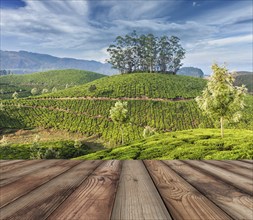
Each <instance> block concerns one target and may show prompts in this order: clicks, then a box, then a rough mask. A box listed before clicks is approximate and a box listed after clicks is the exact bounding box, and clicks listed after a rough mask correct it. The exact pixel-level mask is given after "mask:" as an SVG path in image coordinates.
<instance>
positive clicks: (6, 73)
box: [0, 70, 12, 76]
mask: <svg viewBox="0 0 253 220" xmlns="http://www.w3.org/2000/svg"><path fill="white" fill-rule="evenodd" d="M11 74H12V72H11V71H10V70H0V76H5V75H11Z"/></svg>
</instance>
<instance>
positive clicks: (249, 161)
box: [240, 160, 253, 163]
mask: <svg viewBox="0 0 253 220" xmlns="http://www.w3.org/2000/svg"><path fill="white" fill-rule="evenodd" d="M240 161H242V162H245V163H253V160H240Z"/></svg>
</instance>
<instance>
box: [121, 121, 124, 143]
mask: <svg viewBox="0 0 253 220" xmlns="http://www.w3.org/2000/svg"><path fill="white" fill-rule="evenodd" d="M120 131H121V143H122V145H124V134H123V129H122V125H120Z"/></svg>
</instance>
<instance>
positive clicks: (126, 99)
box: [32, 96, 194, 102]
mask: <svg viewBox="0 0 253 220" xmlns="http://www.w3.org/2000/svg"><path fill="white" fill-rule="evenodd" d="M193 99H194V98H183V97H176V98H149V97H146V96H143V97H135V98H130V97H119V98H110V97H89V96H87V97H62V98H52V97H50V98H34V99H32V100H98V101H103V100H104V101H106V100H107V101H121V100H122V101H139V100H140V101H159V102H178V101H189V100H193Z"/></svg>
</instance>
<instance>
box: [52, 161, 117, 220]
mask: <svg viewBox="0 0 253 220" xmlns="http://www.w3.org/2000/svg"><path fill="white" fill-rule="evenodd" d="M121 164H122V161H116V160H114V161H112V160H111V161H106V162H104V163H103V164H102V165H100V166H99V167H98V168H97V169H96V170H95V171H94V172H93V174H92V175H91V176H89V177H88V178H87V179H86V180H85V181H84V182H83V183H82V184H81V185H80V186H79V187H78V189H76V191H75V192H74V193H72V195H71V196H70V197H68V199H66V200H65V201H64V203H62V205H61V206H60V207H59V208H57V210H56V211H55V212H54V213H52V215H50V216H49V218H48V219H49V220H55V219H59V220H64V219H66V220H69V219H80V220H81V219H84V220H86V219H89V220H90V219H92V220H93V219H97V220H101V219H103V220H107V219H110V216H111V212H112V208H113V203H114V198H115V194H116V190H117V184H118V181H119V174H120V170H121Z"/></svg>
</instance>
